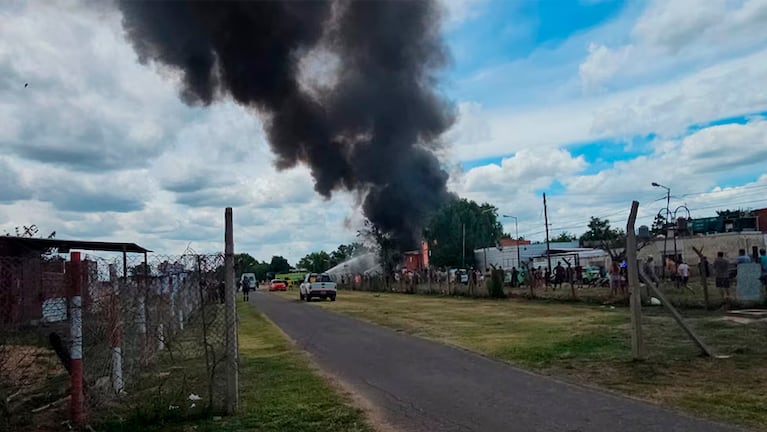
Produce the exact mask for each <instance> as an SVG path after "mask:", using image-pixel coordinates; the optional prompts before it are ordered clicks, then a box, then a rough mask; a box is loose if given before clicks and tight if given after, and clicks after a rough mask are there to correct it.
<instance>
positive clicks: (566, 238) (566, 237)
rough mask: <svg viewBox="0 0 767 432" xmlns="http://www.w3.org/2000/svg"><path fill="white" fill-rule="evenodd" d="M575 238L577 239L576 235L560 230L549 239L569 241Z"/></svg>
mask: <svg viewBox="0 0 767 432" xmlns="http://www.w3.org/2000/svg"><path fill="white" fill-rule="evenodd" d="M575 240H578V236H577V235H575V234H573V233H569V232H567V231H564V232H561V233H559V235H558V236H556V237H554V238H552V239H551V241H553V242H571V241H575Z"/></svg>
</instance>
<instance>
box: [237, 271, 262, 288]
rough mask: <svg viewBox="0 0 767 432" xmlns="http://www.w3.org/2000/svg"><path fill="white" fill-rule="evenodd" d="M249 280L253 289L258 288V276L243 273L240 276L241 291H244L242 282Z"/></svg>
mask: <svg viewBox="0 0 767 432" xmlns="http://www.w3.org/2000/svg"><path fill="white" fill-rule="evenodd" d="M245 279H247V280H248V281H249V282H250V288H251V289H257V288H258V282H256V275H255V274H253V273H243V274H242V275H240V289H242V282H243V281H244V280H245Z"/></svg>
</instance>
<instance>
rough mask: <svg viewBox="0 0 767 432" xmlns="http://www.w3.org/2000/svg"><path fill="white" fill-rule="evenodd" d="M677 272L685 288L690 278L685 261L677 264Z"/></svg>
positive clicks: (688, 268)
mask: <svg viewBox="0 0 767 432" xmlns="http://www.w3.org/2000/svg"><path fill="white" fill-rule="evenodd" d="M677 272H678V274H679V278H680V279H681V280H682V286H683V287H685V288H687V281H689V280H690V266H689V265H687V262H685V261H682V263H681V264H679V267H677Z"/></svg>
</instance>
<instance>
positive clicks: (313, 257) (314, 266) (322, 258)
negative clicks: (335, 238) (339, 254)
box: [297, 251, 333, 273]
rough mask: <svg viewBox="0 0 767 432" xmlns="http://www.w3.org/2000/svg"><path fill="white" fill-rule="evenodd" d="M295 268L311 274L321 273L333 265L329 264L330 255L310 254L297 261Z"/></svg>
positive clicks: (323, 253) (323, 252) (320, 252)
mask: <svg viewBox="0 0 767 432" xmlns="http://www.w3.org/2000/svg"><path fill="white" fill-rule="evenodd" d="M297 266H298V267H299V268H302V269H305V270H307V271H309V272H311V273H321V272H324V271H325V270H327V269H329V268H330V267H332V266H333V265H332V264H331V262H330V255H329V254H328V253H327V252H325V251H319V252H312V253H310V254H308V255H306V256H305V257H303V258H301V259H300V260H299V261H298V264H297Z"/></svg>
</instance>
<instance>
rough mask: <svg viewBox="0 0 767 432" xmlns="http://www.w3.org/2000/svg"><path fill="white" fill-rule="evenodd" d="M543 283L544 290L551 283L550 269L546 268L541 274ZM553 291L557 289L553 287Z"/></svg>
mask: <svg viewBox="0 0 767 432" xmlns="http://www.w3.org/2000/svg"><path fill="white" fill-rule="evenodd" d="M543 278H544V279H543V283H544V284H546V288H548V287H549V283H551V269H550V268H548V267H546V270H544V272H543ZM554 289H555V290H556V289H557V287H556V286H555V287H554Z"/></svg>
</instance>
